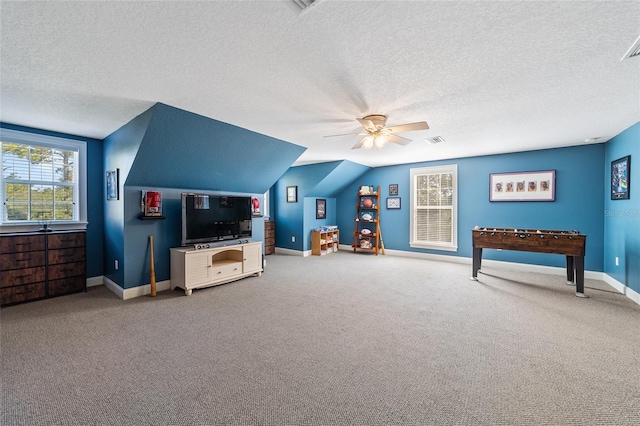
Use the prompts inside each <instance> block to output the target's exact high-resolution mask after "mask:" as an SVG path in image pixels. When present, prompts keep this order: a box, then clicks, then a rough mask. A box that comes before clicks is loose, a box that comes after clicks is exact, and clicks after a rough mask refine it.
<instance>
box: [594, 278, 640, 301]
mask: <svg viewBox="0 0 640 426" xmlns="http://www.w3.org/2000/svg"><path fill="white" fill-rule="evenodd" d="M603 275H604V278H603V279H602V280H603V281H604V282H605V283H607V284H609V285H610V286H611V287H613V288H614V289H616V290H617V291H619V292H620V293H622V294H624V295H625V296H627V297H628V298H629V299H631V300H633V301H634V302H636V303H637V304H638V305H640V293H638V292H636V291H635V290H633V289H630V288H629V287H627V286H626V285H624V284H622V283H621V282H620V281H618V280H616V279H615V278H613V277H611V276H609V275H608V274H603Z"/></svg>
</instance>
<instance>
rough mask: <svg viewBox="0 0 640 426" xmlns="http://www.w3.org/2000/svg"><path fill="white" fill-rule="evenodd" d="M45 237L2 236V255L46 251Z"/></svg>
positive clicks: (0, 250) (0, 247)
mask: <svg viewBox="0 0 640 426" xmlns="http://www.w3.org/2000/svg"><path fill="white" fill-rule="evenodd" d="M44 244H45V236H44V235H13V236H10V237H7V236H0V253H2V254H6V253H18V252H25V251H40V250H44Z"/></svg>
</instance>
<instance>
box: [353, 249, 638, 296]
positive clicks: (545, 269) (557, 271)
mask: <svg viewBox="0 0 640 426" xmlns="http://www.w3.org/2000/svg"><path fill="white" fill-rule="evenodd" d="M349 249H351V247H347V248H345V250H349ZM385 253H386V254H389V255H391V256H402V257H413V258H418V259H428V260H438V261H441V262H452V263H462V264H468V265H469V266H471V265H472V264H473V259H472V258H470V257H459V256H447V255H442V254H431V253H418V252H411V251H403V250H385ZM482 264H483V265H486V266H491V267H494V268H498V269H506V270H510V271H522V272H537V273H540V274H549V275H560V276H566V273H567V270H566V268H560V267H556V266H543V265H531V264H528V263H515V262H504V261H500V260H488V259H483V260H482ZM481 271H482V270H481ZM584 277H585V278H589V279H591V280H599V281H604V282H605V283H607V284H608V285H610V286H611V287H612V288H613V289H615V290H616V291H618V292H620V293H622V294H624V295H625V296H627V297H628V298H629V299H631V300H632V301H634V302H636V303H637V304H638V305H640V293H637V292H636V291H634V290H632V289H630V288H629V287H627V286H626V285H624V284H622V283H621V282H619V281H617V280H615V279H613V278H611V277H610V276H609V275H607V274H605V273H604V272H598V271H584Z"/></svg>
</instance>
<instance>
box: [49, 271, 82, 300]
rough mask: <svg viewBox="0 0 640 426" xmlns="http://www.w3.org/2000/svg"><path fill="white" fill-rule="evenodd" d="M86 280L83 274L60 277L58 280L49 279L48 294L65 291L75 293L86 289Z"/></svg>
mask: <svg viewBox="0 0 640 426" xmlns="http://www.w3.org/2000/svg"><path fill="white" fill-rule="evenodd" d="M86 286H87V280H86V279H85V278H84V276H83V275H78V276H76V277H71V278H62V279H58V280H49V282H48V283H47V290H49V291H48V294H49V296H55V295H59V294H66V293H77V292H79V291H84V290H86V288H87V287H86Z"/></svg>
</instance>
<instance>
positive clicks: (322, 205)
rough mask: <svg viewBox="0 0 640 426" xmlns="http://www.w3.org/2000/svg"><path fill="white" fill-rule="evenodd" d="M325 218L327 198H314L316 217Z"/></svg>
mask: <svg viewBox="0 0 640 426" xmlns="http://www.w3.org/2000/svg"><path fill="white" fill-rule="evenodd" d="M326 218H327V200H323V199H320V198H318V199H316V219H326Z"/></svg>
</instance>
